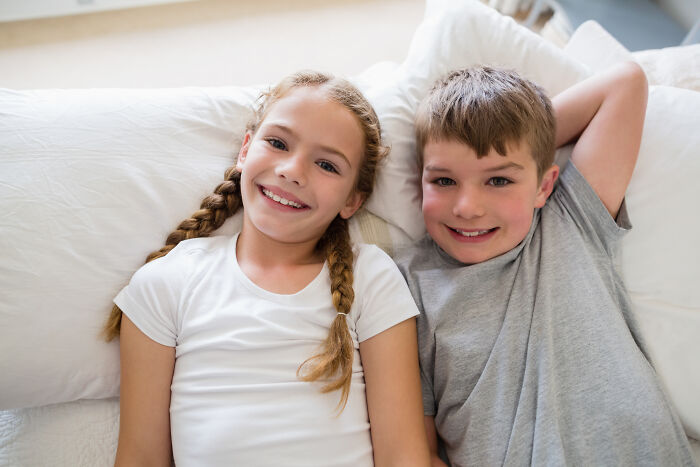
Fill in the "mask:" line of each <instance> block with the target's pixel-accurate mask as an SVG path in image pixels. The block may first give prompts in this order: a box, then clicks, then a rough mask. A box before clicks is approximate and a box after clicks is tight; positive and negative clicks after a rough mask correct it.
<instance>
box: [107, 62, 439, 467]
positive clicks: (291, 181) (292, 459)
mask: <svg viewBox="0 0 700 467" xmlns="http://www.w3.org/2000/svg"><path fill="white" fill-rule="evenodd" d="M386 152H387V149H386V148H385V147H384V146H382V145H381V140H380V128H379V121H378V119H377V116H376V114H375V113H374V111H373V109H372V107H371V105H370V104H369V103H368V102H367V101H366V99H365V98H364V97H363V96H362V95H361V94H360V93H359V91H357V90H356V89H355V88H354V87H353V86H352V85H350V84H349V83H348V82H347V81H345V80H341V79H337V78H333V77H329V76H326V75H323V74H319V73H313V72H304V73H299V74H296V75H292V76H290V77H288V78H286V79H285V80H283V81H282V82H281V83H280V84H279V85H277V86H276V87H275V88H274V89H272V90H271V91H270V92H269V93H267V94H265V95H264V99H263V101H262V104H261V106H260V108H259V109H258V112H257V114H256V118H255V119H254V121H252V122H251V123H250V124H249V128H248V131H247V132H246V134H245V136H244V140H243V145H242V147H241V149H240V152H239V155H238V159H237V161H236V164H235V165H234V166H233V167H231V168H229V169H228V171H227V172H226V177H225V181H224V182H223V183H221V184H220V185H219V186H218V187H217V188H216V189H215V191H214V194H213V195H211V196H209V197H207V198H206V199H205V200H204V201H203V202H202V208H201V209H200V210H199V211H197V212H196V213H195V214H194V215H193V216H192V218H190V219H186V220H185V221H183V222H182V223H181V224H180V226H179V227H178V229H177V230H176V231H175V232H173V233H172V234H171V235H170V236H169V237H168V239H167V241H166V245H165V246H164V247H163V248H161V249H160V250H159V251H156V252H154V253H152V254H151V255H150V256H149V258H148V260H147V264H146V265H144V266H143V267H142V268H141V269H139V270H138V271H137V272H136V273H135V274H134V276H133V277H132V279H131V281H130V283H129V285H128V286H126V287H125V288H124V289H123V290H122V291H121V292H120V293H119V295H118V296H117V297H116V298H115V300H114V302H115V304H116V306H115V307H114V310H113V312H112V315H111V317H110V321H109V323H108V325H107V333H108V335H109V336H110V337H111V338H113V337H116V336H117V335H120V341H121V374H122V379H121V392H120V396H121V399H120V409H121V419H120V430H119V446H118V449H117V458H116V465H129V466H133V465H149V466H154V465H170V463H171V461H172V460H174V461H175V463H176V464H177V465H184V466H187V465H206V466H216V465H227V466H228V465H242V466H252V465H290V466H291V465H303V466H313V465H319V466H335V465H337V466H365V465H367V466H369V465H373V463H374V464H376V465H402V466H403V465H428V464H429V460H428V448H427V441H426V438H425V432H424V428H423V416H422V406H421V395H420V382H419V376H418V359H417V348H416V331H415V318H414V317H415V315H416V314H417V313H418V312H417V309H416V307H415V304H414V302H413V300H412V298H411V295H410V293H409V291H408V288H407V287H406V285H405V283H404V281H403V278H402V276H401V274H400V273H399V272H398V270H397V269H396V267H395V266H394V263H393V262H392V260H391V259H390V258H389V257H388V256H387V255H386V254H384V253H383V252H382V251H381V250H380V249H379V248H377V247H375V246H371V245H355V246H354V247H353V246H352V245H351V243H350V238H349V234H348V227H347V220H348V219H349V218H350V217H351V216H352V215H353V214H354V213H355V212H356V211H357V210H358V209H359V208H360V206H361V205H362V204H363V202H364V201H365V200H366V199H367V198H368V197H369V195H370V194H371V192H372V187H373V184H374V179H375V172H376V167H377V164H378V163H379V162H380V160H381V159H382V158H383V157H384V156H385V155H386ZM242 207H245V209H244V210H243V226H242V229H241V231H240V233H238V234H236V235H234V236H233V237H221V236H216V237H207V236H208V235H209V234H210V233H211V232H213V231H214V230H216V229H217V228H218V227H220V226H221V225H222V224H223V222H224V220H225V219H226V218H228V217H230V216H231V215H233V214H234V213H235V212H237V211H238V210H239V209H240V208H242ZM122 310H123V314H122ZM370 427H371V431H370ZM173 456H174V459H173Z"/></svg>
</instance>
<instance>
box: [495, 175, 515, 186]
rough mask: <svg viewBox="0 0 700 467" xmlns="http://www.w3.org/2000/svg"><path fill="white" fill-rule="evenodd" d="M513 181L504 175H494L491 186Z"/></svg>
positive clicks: (504, 184) (507, 183)
mask: <svg viewBox="0 0 700 467" xmlns="http://www.w3.org/2000/svg"><path fill="white" fill-rule="evenodd" d="M511 183H513V182H511V181H510V180H508V179H507V178H503V177H493V178H490V179H489V185H491V186H506V185H509V184H511Z"/></svg>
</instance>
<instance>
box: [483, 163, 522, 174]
mask: <svg viewBox="0 0 700 467" xmlns="http://www.w3.org/2000/svg"><path fill="white" fill-rule="evenodd" d="M506 169H517V170H525V166H523V165H520V164H518V163H517V162H513V161H508V162H506V163H505V164H501V165H497V166H496V167H491V168H489V169H486V172H497V171H499V170H506Z"/></svg>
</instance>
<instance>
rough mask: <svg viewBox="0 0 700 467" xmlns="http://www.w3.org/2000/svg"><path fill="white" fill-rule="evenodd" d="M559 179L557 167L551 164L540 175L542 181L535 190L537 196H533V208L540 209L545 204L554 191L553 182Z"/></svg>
mask: <svg viewBox="0 0 700 467" xmlns="http://www.w3.org/2000/svg"><path fill="white" fill-rule="evenodd" d="M557 178H559V166H558V165H556V164H553V165H552V166H551V167H550V168H549V169H547V171H546V172H545V173H544V175H542V181H541V182H540V186H539V188H538V189H537V195H536V196H535V207H536V208H541V207H542V206H544V203H546V202H547V198H549V195H551V194H552V190H553V189H554V182H556V181H557Z"/></svg>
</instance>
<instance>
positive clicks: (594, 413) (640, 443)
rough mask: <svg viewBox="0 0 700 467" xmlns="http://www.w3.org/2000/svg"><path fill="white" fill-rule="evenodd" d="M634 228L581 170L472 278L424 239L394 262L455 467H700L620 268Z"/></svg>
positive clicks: (433, 411) (431, 411) (569, 171)
mask: <svg viewBox="0 0 700 467" xmlns="http://www.w3.org/2000/svg"><path fill="white" fill-rule="evenodd" d="M627 229H629V223H628V219H627V213H626V210H625V208H624V205H623V207H622V208H621V210H620V214H619V215H618V219H617V222H615V221H614V220H613V219H612V218H611V217H610V214H609V213H608V212H607V210H606V209H605V207H604V205H603V204H602V202H601V201H600V199H599V198H598V196H597V195H596V194H595V192H594V191H593V189H592V188H591V187H590V185H588V183H587V182H586V180H585V179H584V178H583V176H582V175H581V173H580V172H579V171H578V170H577V169H576V167H575V166H573V164H571V163H570V164H569V165H568V167H567V168H566V169H565V170H564V171H563V173H562V175H561V177H560V181H559V183H558V185H557V187H556V189H555V190H554V192H553V194H552V196H551V198H550V199H549V200H548V202H547V204H546V205H545V206H544V207H543V208H542V209H539V210H537V212H536V213H535V216H534V219H533V223H532V226H531V228H530V231H529V233H528V234H527V236H526V237H525V239H524V240H523V241H522V242H521V243H520V244H519V245H518V246H517V247H515V248H514V249H513V250H511V251H509V252H507V253H505V254H503V255H501V256H498V257H496V258H492V259H490V260H488V261H485V262H483V263H479V264H474V265H470V266H466V265H464V264H462V263H459V262H458V261H456V260H454V259H453V258H451V257H450V256H448V255H447V254H446V253H445V252H444V251H442V250H441V249H440V248H439V247H438V246H437V245H436V244H435V243H434V242H433V241H432V239H430V238H429V237H426V238H425V239H423V240H422V241H420V242H419V243H418V244H417V245H414V246H413V247H412V248H410V249H408V250H406V251H404V252H402V253H400V254H399V255H398V256H397V259H396V261H397V264H398V265H399V268H400V269H401V271H402V272H403V274H404V276H405V277H406V280H407V282H408V284H409V287H410V289H411V292H412V293H413V297H414V299H415V300H416V303H417V304H418V307H419V308H420V310H421V315H420V316H419V319H418V338H419V344H420V363H421V376H422V384H423V404H424V411H425V414H426V415H431V416H434V417H435V425H436V428H437V431H438V434H439V437H440V438H441V442H442V446H443V448H444V449H445V452H446V453H447V456H448V458H449V460H450V462H451V464H452V465H453V466H466V465H469V466H482V465H483V466H491V465H557V466H558V465H577V466H578V465H667V466H669V465H695V464H694V461H693V457H692V454H691V450H690V446H689V444H688V439H687V438H686V436H685V433H684V431H683V428H682V426H681V424H680V422H679V420H678V417H677V416H676V415H675V413H674V411H673V408H672V407H671V405H670V403H669V402H668V399H667V397H666V395H665V393H664V391H663V390H662V388H661V386H660V383H659V381H658V379H657V377H656V374H655V372H654V370H653V369H652V367H651V365H650V364H649V362H648V360H647V358H646V357H645V355H644V354H643V352H642V351H640V346H641V347H642V348H643V346H642V345H641V344H642V343H641V342H640V341H639V334H638V332H637V329H636V325H635V324H634V320H633V319H632V315H631V311H630V310H631V306H630V301H629V297H628V295H627V292H626V290H625V287H624V284H623V282H622V279H621V277H620V275H619V273H618V271H617V268H616V267H615V261H616V256H617V255H618V248H619V243H620V239H621V238H622V235H623V234H624V233H625V232H626V230H627Z"/></svg>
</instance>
